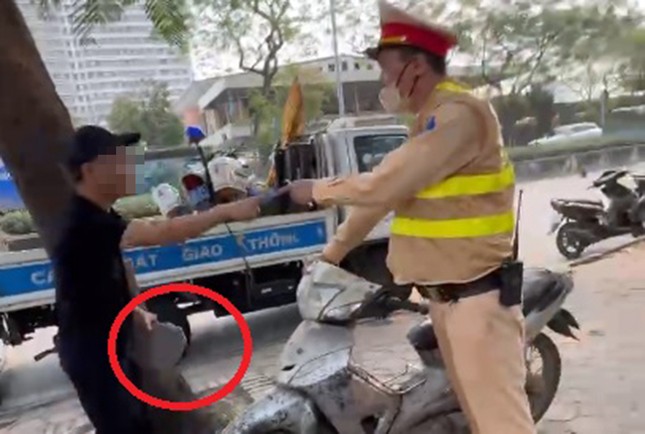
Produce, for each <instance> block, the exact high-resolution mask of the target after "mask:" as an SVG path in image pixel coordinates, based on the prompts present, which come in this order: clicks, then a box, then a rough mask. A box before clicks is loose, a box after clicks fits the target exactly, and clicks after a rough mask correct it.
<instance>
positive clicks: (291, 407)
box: [222, 387, 322, 434]
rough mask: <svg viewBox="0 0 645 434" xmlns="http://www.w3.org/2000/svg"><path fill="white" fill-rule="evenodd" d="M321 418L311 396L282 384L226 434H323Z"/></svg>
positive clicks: (253, 407) (247, 412)
mask: <svg viewBox="0 0 645 434" xmlns="http://www.w3.org/2000/svg"><path fill="white" fill-rule="evenodd" d="M321 426H322V424H321V421H320V420H319V418H318V415H317V412H316V409H315V405H314V403H313V402H311V401H310V400H309V399H307V398H305V397H304V396H302V395H300V394H298V393H296V392H295V391H292V390H288V389H285V388H282V387H276V388H275V389H274V390H273V391H271V392H270V393H269V394H268V395H267V396H266V397H264V398H262V399H261V400H259V401H257V402H255V403H254V404H253V405H251V406H250V407H248V408H247V409H246V410H245V411H244V413H242V414H241V415H240V416H239V417H238V418H237V419H236V420H235V421H234V422H233V423H231V424H230V425H229V426H227V427H226V428H225V429H224V431H222V434H264V433H270V432H273V431H279V432H289V433H298V434H320V433H321V432H322V431H321Z"/></svg>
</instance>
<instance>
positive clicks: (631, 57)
mask: <svg viewBox="0 0 645 434" xmlns="http://www.w3.org/2000/svg"><path fill="white" fill-rule="evenodd" d="M622 42H623V43H622V44H621V46H620V48H619V53H620V54H621V55H622V56H623V59H624V60H623V61H622V62H621V64H620V65H619V68H618V69H619V72H618V74H619V80H620V83H621V84H622V85H623V86H624V87H625V88H627V89H629V90H631V91H633V92H637V91H642V90H645V28H638V29H635V30H633V31H632V32H631V33H630V34H628V35H627V36H625V37H624V39H623V41H622Z"/></svg>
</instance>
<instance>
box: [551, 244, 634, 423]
mask: <svg viewBox="0 0 645 434" xmlns="http://www.w3.org/2000/svg"><path fill="white" fill-rule="evenodd" d="M574 275H575V283H576V288H575V292H574V293H573V294H572V295H571V297H570V299H569V302H568V303H567V307H568V308H570V310H571V312H572V313H573V314H574V315H575V316H576V318H577V319H578V321H579V322H580V324H581V326H582V333H580V338H581V341H580V342H572V341H570V340H568V339H559V337H558V339H557V341H558V346H559V348H560V350H561V353H562V359H563V367H562V370H563V372H562V382H561V385H560V390H559V392H558V395H557V397H556V402H555V403H554V405H553V406H552V408H551V410H550V411H549V413H547V415H546V420H545V421H544V423H543V424H542V429H541V433H544V434H573V433H576V434H642V433H645V403H643V402H642V398H643V396H645V336H644V334H645V244H643V243H641V244H638V245H635V246H632V247H630V248H628V249H626V250H623V251H621V252H617V253H615V254H613V255H611V256H609V257H607V258H605V259H603V260H601V261H598V262H595V263H591V264H586V265H581V266H579V267H577V268H576V269H575V274H574Z"/></svg>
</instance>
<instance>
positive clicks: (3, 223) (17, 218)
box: [0, 210, 36, 235]
mask: <svg viewBox="0 0 645 434" xmlns="http://www.w3.org/2000/svg"><path fill="white" fill-rule="evenodd" d="M0 230H2V232H4V233H5V234H9V235H26V234H30V233H32V232H35V231H36V229H35V227H34V222H33V220H32V218H31V215H29V212H27V211H26V210H20V211H12V212H9V213H7V214H5V215H3V216H2V217H1V218H0Z"/></svg>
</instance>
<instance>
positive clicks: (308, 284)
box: [297, 275, 339, 321]
mask: <svg viewBox="0 0 645 434" xmlns="http://www.w3.org/2000/svg"><path fill="white" fill-rule="evenodd" d="M338 292H339V289H338V288H334V287H329V286H322V285H321V286H317V285H313V282H312V277H311V275H305V276H303V277H302V279H301V280H300V285H299V286H298V295H297V298H298V310H299V311H300V316H301V317H302V319H306V320H312V321H315V320H318V319H319V317H320V315H321V313H322V311H323V310H324V309H325V307H326V306H327V305H328V304H329V302H330V301H331V300H332V299H333V298H334V297H335V296H336V294H338Z"/></svg>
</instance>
